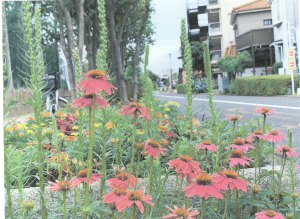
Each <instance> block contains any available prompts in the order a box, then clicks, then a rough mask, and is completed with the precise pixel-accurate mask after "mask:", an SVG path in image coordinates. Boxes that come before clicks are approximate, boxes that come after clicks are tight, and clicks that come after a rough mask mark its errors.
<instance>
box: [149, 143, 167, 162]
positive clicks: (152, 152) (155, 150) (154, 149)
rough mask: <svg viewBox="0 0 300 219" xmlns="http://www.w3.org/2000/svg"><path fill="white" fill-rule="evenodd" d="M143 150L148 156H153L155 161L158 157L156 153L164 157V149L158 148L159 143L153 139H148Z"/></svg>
mask: <svg viewBox="0 0 300 219" xmlns="http://www.w3.org/2000/svg"><path fill="white" fill-rule="evenodd" d="M145 150H146V151H147V153H148V155H149V156H153V157H154V158H155V159H156V158H157V157H158V152H160V153H161V154H162V155H165V154H166V153H165V152H164V151H165V150H166V149H165V148H161V147H160V143H159V142H158V141H155V140H153V139H150V140H149V141H148V142H147V144H146V145H145Z"/></svg>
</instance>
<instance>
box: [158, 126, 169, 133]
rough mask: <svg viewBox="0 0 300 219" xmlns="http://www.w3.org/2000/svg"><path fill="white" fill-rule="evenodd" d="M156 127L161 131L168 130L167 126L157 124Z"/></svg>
mask: <svg viewBox="0 0 300 219" xmlns="http://www.w3.org/2000/svg"><path fill="white" fill-rule="evenodd" d="M158 129H159V130H160V131H163V132H165V131H168V128H167V127H166V126H164V125H159V126H158Z"/></svg>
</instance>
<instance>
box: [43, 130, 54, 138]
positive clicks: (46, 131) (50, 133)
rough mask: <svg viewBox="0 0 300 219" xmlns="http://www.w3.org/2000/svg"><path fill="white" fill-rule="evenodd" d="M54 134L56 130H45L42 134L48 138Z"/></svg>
mask: <svg viewBox="0 0 300 219" xmlns="http://www.w3.org/2000/svg"><path fill="white" fill-rule="evenodd" d="M53 132H54V130H53V129H51V128H48V129H44V130H43V132H42V135H46V136H47V137H51V136H52V134H53Z"/></svg>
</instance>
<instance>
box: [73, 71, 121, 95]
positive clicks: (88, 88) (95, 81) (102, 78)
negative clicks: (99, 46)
mask: <svg viewBox="0 0 300 219" xmlns="http://www.w3.org/2000/svg"><path fill="white" fill-rule="evenodd" d="M81 74H83V75H84V76H86V77H88V78H86V79H84V80H83V81H81V82H79V83H78V85H77V87H76V88H79V87H81V88H82V92H84V91H85V92H86V93H87V94H90V93H94V94H98V92H99V91H101V90H104V91H105V92H106V93H107V94H109V95H110V94H111V91H112V90H113V89H117V88H115V87H114V86H113V85H112V84H110V83H109V82H108V81H107V79H106V75H105V73H104V72H103V71H101V70H91V71H89V72H88V73H87V74H84V73H81Z"/></svg>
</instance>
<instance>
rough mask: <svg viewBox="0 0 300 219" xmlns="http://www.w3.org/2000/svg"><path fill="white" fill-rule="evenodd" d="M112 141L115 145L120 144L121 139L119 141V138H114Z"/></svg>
mask: <svg viewBox="0 0 300 219" xmlns="http://www.w3.org/2000/svg"><path fill="white" fill-rule="evenodd" d="M111 141H112V142H113V143H115V142H116V143H118V142H119V139H117V138H112V139H111Z"/></svg>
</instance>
